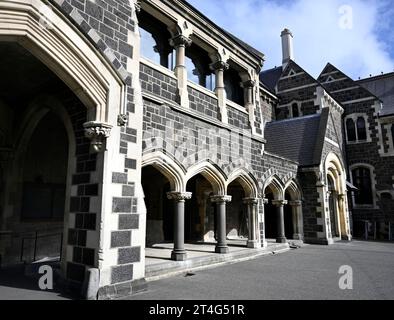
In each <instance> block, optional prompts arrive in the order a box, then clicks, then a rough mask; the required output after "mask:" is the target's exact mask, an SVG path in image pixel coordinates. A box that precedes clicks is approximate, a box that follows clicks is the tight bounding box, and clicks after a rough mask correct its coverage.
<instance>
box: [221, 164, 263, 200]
mask: <svg viewBox="0 0 394 320" xmlns="http://www.w3.org/2000/svg"><path fill="white" fill-rule="evenodd" d="M236 180H238V181H239V183H240V184H241V186H242V187H243V189H244V191H245V194H246V197H248V198H257V197H258V196H259V192H258V183H257V180H256V179H255V177H254V176H253V175H252V174H251V173H250V172H249V171H248V170H247V169H246V168H239V169H237V170H235V171H234V172H232V173H231V175H230V176H229V177H228V180H227V183H226V189H227V187H228V186H229V185H230V184H231V183H232V182H234V181H236Z"/></svg>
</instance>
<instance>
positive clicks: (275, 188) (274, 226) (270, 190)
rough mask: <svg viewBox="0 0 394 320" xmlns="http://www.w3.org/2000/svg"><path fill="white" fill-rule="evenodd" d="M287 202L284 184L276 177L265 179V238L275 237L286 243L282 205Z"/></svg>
mask: <svg viewBox="0 0 394 320" xmlns="http://www.w3.org/2000/svg"><path fill="white" fill-rule="evenodd" d="M286 204H287V201H286V200H285V194H284V184H283V183H282V182H281V180H280V179H279V178H278V177H275V176H274V177H271V178H270V179H268V180H267V182H266V184H265V188H264V226H265V234H266V236H265V238H266V239H269V238H271V239H272V238H275V239H276V242H278V243H286V242H287V239H286V236H285V220H284V206H285V205H286Z"/></svg>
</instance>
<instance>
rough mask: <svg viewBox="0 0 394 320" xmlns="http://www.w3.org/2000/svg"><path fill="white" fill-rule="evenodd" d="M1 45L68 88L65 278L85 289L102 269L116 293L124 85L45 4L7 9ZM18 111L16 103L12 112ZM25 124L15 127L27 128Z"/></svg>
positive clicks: (1, 10)
mask: <svg viewBox="0 0 394 320" xmlns="http://www.w3.org/2000/svg"><path fill="white" fill-rule="evenodd" d="M43 8H47V9H48V11H47V14H46V15H45V19H46V22H47V23H49V25H50V28H49V27H44V28H43V27H42V25H41V22H42V21H41V19H42V18H43V15H42V13H41V12H42V9H43ZM0 45H1V46H2V47H5V48H6V49H8V48H11V47H15V46H17V47H18V48H19V49H20V50H21V51H23V52H25V53H26V55H31V56H32V57H33V58H34V59H36V60H37V61H39V62H40V63H41V64H42V65H43V66H45V68H46V69H47V70H49V72H47V73H46V74H51V76H52V77H53V79H56V80H58V82H56V83H53V84H56V85H58V84H59V83H62V85H64V86H65V87H66V88H67V90H63V95H62V98H64V101H66V100H67V101H66V103H65V106H66V109H67V112H68V115H69V116H70V118H71V122H72V123H73V129H74V134H75V135H76V137H77V139H76V140H77V143H76V145H75V148H72V149H73V152H75V157H76V158H77V161H76V162H74V163H73V164H72V166H73V170H72V172H71V176H70V177H71V178H70V179H68V181H67V183H68V184H67V190H66V193H67V195H69V196H70V201H69V202H68V204H67V206H68V208H67V206H66V208H65V211H66V215H65V228H66V230H65V232H64V240H63V249H64V250H63V255H62V256H63V260H62V268H63V270H62V271H63V275H64V276H65V277H67V278H68V279H69V280H75V281H76V282H78V283H82V282H83V281H84V278H85V271H86V270H87V268H97V269H100V270H101V271H103V272H100V274H101V275H103V277H102V278H100V284H99V285H100V287H104V286H107V285H111V284H113V283H114V282H113V281H112V280H111V276H112V272H111V270H112V267H113V266H114V265H115V266H116V265H117V264H118V263H117V262H116V261H115V260H114V259H112V258H111V259H107V257H109V256H111V257H112V256H113V254H112V251H111V248H112V246H113V245H114V244H115V242H116V241H114V238H115V235H114V236H112V237H111V231H112V230H113V227H111V228H109V227H108V226H110V225H111V226H114V225H118V215H117V214H114V215H111V214H103V213H104V212H105V213H109V212H116V213H119V212H120V213H123V212H124V211H121V210H123V208H121V207H120V206H118V204H121V203H120V202H121V200H122V201H123V202H122V204H124V203H125V201H124V200H123V199H121V200H119V201H117V200H118V199H116V198H115V199H114V198H113V196H115V193H114V191H113V190H114V189H113V187H112V186H113V185H112V184H113V183H118V181H119V180H118V179H117V178H118V176H117V175H116V174H113V173H114V172H115V173H116V172H124V170H125V165H124V162H125V161H124V155H119V145H120V136H121V128H120V127H119V126H118V119H119V115H120V114H123V113H124V110H125V105H126V102H127V100H126V99H125V94H126V83H125V79H123V76H121V75H120V74H119V73H118V72H117V71H116V70H115V69H114V67H113V66H112V65H111V64H110V63H109V62H107V61H106V58H104V56H103V55H101V54H100V53H99V51H98V50H97V49H96V48H95V47H94V46H93V45H92V44H91V43H90V42H89V40H88V38H87V36H84V35H83V34H82V33H81V32H80V31H79V30H77V29H76V28H75V27H74V25H73V24H72V23H71V22H70V21H69V19H68V18H67V17H64V16H63V15H62V14H61V13H60V12H59V11H58V10H57V9H56V8H55V7H53V6H51V4H49V3H48V2H44V1H41V0H31V1H24V0H4V1H0ZM2 61H3V60H2ZM3 65H4V64H3ZM32 74H34V72H32V73H29V75H32ZM2 76H3V77H8V76H10V77H12V76H13V75H12V74H11V75H7V76H6V75H5V74H4V73H2ZM36 80H37V79H35V80H34V79H30V81H29V77H27V74H25V75H24V76H22V77H20V79H19V86H20V88H21V91H23V90H24V89H25V88H26V87H27V85H30V84H31V83H34V82H35V81H36ZM24 93H25V92H24ZM33 93H34V90H33ZM66 93H70V94H69V95H67V94H66ZM15 96H16V95H15ZM29 98H33V96H29ZM74 98H75V99H74ZM70 100H72V101H73V102H70ZM15 105H17V104H16V103H11V107H15ZM25 111H26V112H27V111H28V110H25ZM22 114H23V113H20V114H17V115H18V117H22ZM18 117H17V119H16V120H17V121H15V122H14V124H15V125H16V126H17V125H18V126H20V127H23V124H22V123H21V122H20V121H19V120H20V119H18ZM85 135H86V137H85ZM87 138H89V139H91V140H90V141H89V140H88V139H87ZM18 143H19V142H18ZM14 147H15V146H14ZM91 147H92V148H91ZM13 153H15V150H13ZM121 156H123V159H122V157H121ZM109 160H111V161H109ZM71 185H73V188H72V187H71ZM127 200H128V199H127ZM115 202H119V203H115ZM126 202H127V201H126ZM126 204H128V203H126ZM68 210H69V211H68ZM119 210H120V211H119ZM3 217H4V214H3ZM122 218H123V217H122ZM115 220H116V221H115ZM119 220H121V219H120V218H119ZM122 221H123V220H122ZM128 221H129V220H128ZM120 225H121V223H119V226H120ZM128 225H130V224H128ZM119 228H121V227H119ZM104 233H106V235H105V236H104ZM116 240H117V239H116ZM0 254H1V253H0ZM99 257H100V259H99ZM104 270H105V271H104Z"/></svg>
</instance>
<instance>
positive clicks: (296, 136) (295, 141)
mask: <svg viewBox="0 0 394 320" xmlns="http://www.w3.org/2000/svg"><path fill="white" fill-rule="evenodd" d="M328 112H329V110H328V108H326V109H323V111H322V113H321V114H315V115H311V116H305V117H301V118H295V119H288V120H283V121H274V122H270V123H267V125H266V127H265V139H266V140H267V144H266V145H265V150H266V151H267V152H269V153H272V154H275V155H278V156H281V157H283V158H286V159H289V160H292V161H295V162H298V163H299V165H300V166H305V167H307V166H313V165H318V164H320V161H321V153H322V150H323V144H324V137H325V133H326V124H327V119H328Z"/></svg>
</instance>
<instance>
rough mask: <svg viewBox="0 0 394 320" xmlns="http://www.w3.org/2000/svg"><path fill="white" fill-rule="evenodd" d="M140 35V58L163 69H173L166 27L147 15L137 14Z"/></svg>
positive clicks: (172, 54)
mask: <svg viewBox="0 0 394 320" xmlns="http://www.w3.org/2000/svg"><path fill="white" fill-rule="evenodd" d="M138 20H139V28H140V29H139V30H140V35H141V56H143V57H144V58H147V59H149V60H151V61H153V62H155V63H156V64H160V65H162V66H163V67H166V68H169V69H171V70H172V69H173V68H174V66H173V64H174V63H173V60H174V49H173V48H172V47H171V46H170V43H169V39H170V38H171V34H170V33H169V31H168V29H167V26H166V25H165V24H164V23H162V22H161V21H159V20H157V19H156V18H154V17H153V16H151V15H150V14H149V13H147V12H144V11H142V10H141V12H140V13H139V14H138Z"/></svg>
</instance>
